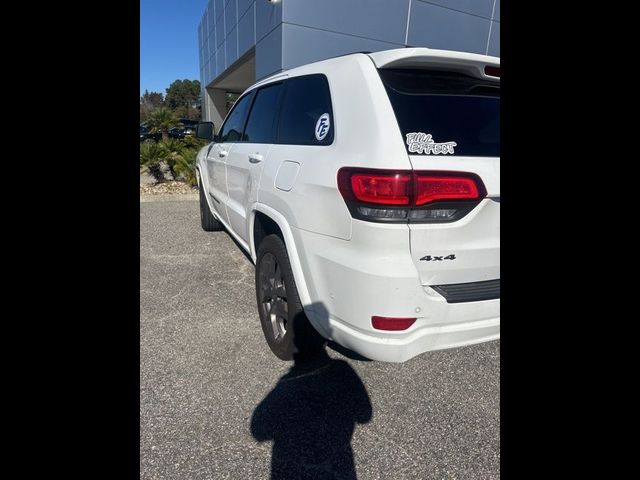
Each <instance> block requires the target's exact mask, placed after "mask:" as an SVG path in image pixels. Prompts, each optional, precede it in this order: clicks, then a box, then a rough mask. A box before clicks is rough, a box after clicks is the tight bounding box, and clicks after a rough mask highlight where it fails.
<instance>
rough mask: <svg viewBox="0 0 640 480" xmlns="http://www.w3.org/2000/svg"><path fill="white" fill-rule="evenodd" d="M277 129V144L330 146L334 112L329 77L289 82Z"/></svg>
mask: <svg viewBox="0 0 640 480" xmlns="http://www.w3.org/2000/svg"><path fill="white" fill-rule="evenodd" d="M285 85H286V87H285V93H284V99H283V103H282V111H281V113H280V123H279V126H278V143H284V144H289V145H330V144H331V143H333V130H334V125H333V124H334V121H333V109H332V108H331V94H330V92H329V83H328V82H327V77H325V76H324V75H322V74H316V75H305V76H302V77H294V78H290V79H288V80H286V82H285Z"/></svg>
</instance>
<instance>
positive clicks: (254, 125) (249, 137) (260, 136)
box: [244, 83, 282, 143]
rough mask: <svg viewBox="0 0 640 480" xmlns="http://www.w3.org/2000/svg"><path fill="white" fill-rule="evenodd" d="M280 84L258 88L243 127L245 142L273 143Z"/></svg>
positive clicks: (274, 140) (280, 90) (280, 89)
mask: <svg viewBox="0 0 640 480" xmlns="http://www.w3.org/2000/svg"><path fill="white" fill-rule="evenodd" d="M281 92H282V84H281V83H279V84H276V85H269V86H266V87H264V88H261V89H260V90H258V93H257V94H256V100H255V101H254V102H253V107H251V112H250V113H249V120H247V128H245V133H244V135H245V139H244V141H245V142H251V143H275V142H276V127H277V124H276V122H277V119H278V107H279V103H280V94H281Z"/></svg>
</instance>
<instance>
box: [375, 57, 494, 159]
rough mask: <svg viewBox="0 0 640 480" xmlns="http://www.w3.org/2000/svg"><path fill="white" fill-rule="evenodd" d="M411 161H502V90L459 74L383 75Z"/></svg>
mask: <svg viewBox="0 0 640 480" xmlns="http://www.w3.org/2000/svg"><path fill="white" fill-rule="evenodd" d="M379 72H380V77H381V78H382V81H383V83H384V86H385V89H386V90H387V94H388V95H389V100H390V101H391V105H392V107H393V111H394V113H395V115H396V119H397V121H398V125H399V127H400V131H401V132H402V137H403V141H404V144H405V147H406V148H407V152H408V153H410V154H412V155H447V154H449V155H452V154H453V155H462V156H475V157H477V156H482V157H485V156H486V157H497V156H500V85H499V84H498V83H494V82H490V81H487V80H482V79H477V78H473V77H471V76H467V75H464V74H460V73H454V72H442V71H428V70H412V69H383V70H380V71H379Z"/></svg>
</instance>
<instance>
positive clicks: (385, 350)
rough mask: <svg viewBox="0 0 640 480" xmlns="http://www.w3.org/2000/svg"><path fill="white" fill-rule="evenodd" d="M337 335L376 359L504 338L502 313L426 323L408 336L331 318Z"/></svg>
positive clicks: (398, 359)
mask: <svg viewBox="0 0 640 480" xmlns="http://www.w3.org/2000/svg"><path fill="white" fill-rule="evenodd" d="M329 322H330V326H331V330H332V335H333V339H334V340H335V341H336V342H338V343H339V344H340V345H342V346H344V347H347V348H349V349H351V350H353V351H354V352H358V353H359V354H360V355H363V356H365V357H367V358H370V359H372V360H378V361H382V362H404V361H407V360H409V359H410V358H413V357H415V356H416V355H419V354H421V353H424V352H429V351H433V350H442V349H445V348H454V347H464V346H466V345H473V344H476V343H482V342H488V341H491V340H498V339H499V338H500V317H495V318H488V319H485V320H476V321H470V322H464V323H453V324H442V325H439V326H425V327H422V328H419V329H417V330H415V331H411V333H408V334H407V335H406V336H395V335H388V336H385V337H378V336H373V335H367V334H366V333H363V332H360V331H358V330H355V329H353V328H351V327H349V326H347V325H346V324H345V323H343V322H341V321H339V320H337V319H335V318H330V319H329Z"/></svg>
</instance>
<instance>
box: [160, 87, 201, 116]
mask: <svg viewBox="0 0 640 480" xmlns="http://www.w3.org/2000/svg"><path fill="white" fill-rule="evenodd" d="M164 100H165V105H166V106H167V107H169V108H170V109H172V110H174V111H175V112H176V113H177V114H179V115H181V116H183V117H186V118H189V119H191V118H192V117H193V118H196V116H197V115H198V114H199V110H198V109H199V107H200V81H199V80H187V79H184V80H176V81H174V82H173V83H172V84H171V85H169V88H167V94H166V96H165V99H164Z"/></svg>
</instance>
